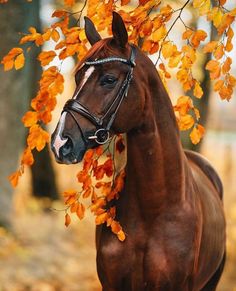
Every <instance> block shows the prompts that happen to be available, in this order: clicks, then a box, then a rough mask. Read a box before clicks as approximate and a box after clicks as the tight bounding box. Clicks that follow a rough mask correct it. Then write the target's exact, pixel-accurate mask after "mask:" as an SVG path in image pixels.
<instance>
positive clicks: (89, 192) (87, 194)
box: [83, 188, 92, 198]
mask: <svg viewBox="0 0 236 291" xmlns="http://www.w3.org/2000/svg"><path fill="white" fill-rule="evenodd" d="M91 192H92V190H91V188H88V189H86V191H85V192H84V193H83V198H88V197H89V196H90V194H91Z"/></svg>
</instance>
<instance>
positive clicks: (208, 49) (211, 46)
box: [203, 41, 218, 53]
mask: <svg viewBox="0 0 236 291" xmlns="http://www.w3.org/2000/svg"><path fill="white" fill-rule="evenodd" d="M217 45H218V41H210V42H208V43H207V44H206V45H205V46H204V48H203V52H204V53H212V52H213V51H214V50H215V48H216V46H217Z"/></svg>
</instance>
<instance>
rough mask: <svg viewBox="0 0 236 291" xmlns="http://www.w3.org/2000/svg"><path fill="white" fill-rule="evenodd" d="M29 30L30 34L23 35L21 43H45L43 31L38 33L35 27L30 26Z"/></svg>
mask: <svg viewBox="0 0 236 291" xmlns="http://www.w3.org/2000/svg"><path fill="white" fill-rule="evenodd" d="M28 30H29V32H30V34H28V35H25V36H23V37H22V38H21V40H20V44H24V43H26V42H31V41H32V42H35V44H36V46H40V45H42V44H43V43H44V39H43V36H42V35H41V33H38V32H37V31H36V29H35V28H34V27H30V28H29V29H28Z"/></svg>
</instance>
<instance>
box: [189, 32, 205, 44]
mask: <svg viewBox="0 0 236 291" xmlns="http://www.w3.org/2000/svg"><path fill="white" fill-rule="evenodd" d="M206 37H207V33H206V32H205V31H204V30H201V29H199V30H196V31H195V32H194V33H193V36H192V38H191V40H190V42H191V44H192V45H193V47H194V48H197V47H198V46H199V44H200V42H201V41H203V40H205V39H206Z"/></svg>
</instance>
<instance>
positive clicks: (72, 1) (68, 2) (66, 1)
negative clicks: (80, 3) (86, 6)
mask: <svg viewBox="0 0 236 291" xmlns="http://www.w3.org/2000/svg"><path fill="white" fill-rule="evenodd" d="M64 4H65V5H67V6H73V5H74V4H75V0H64Z"/></svg>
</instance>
